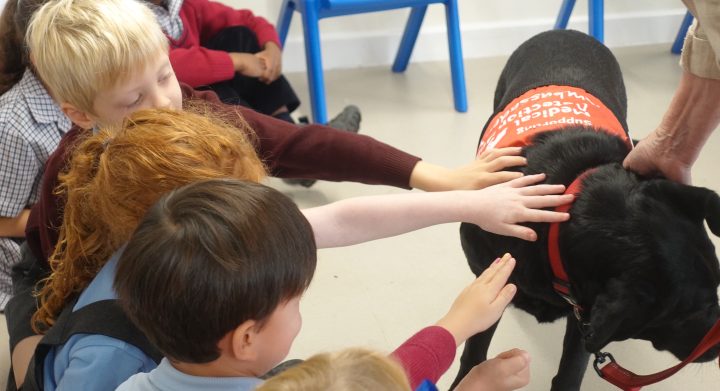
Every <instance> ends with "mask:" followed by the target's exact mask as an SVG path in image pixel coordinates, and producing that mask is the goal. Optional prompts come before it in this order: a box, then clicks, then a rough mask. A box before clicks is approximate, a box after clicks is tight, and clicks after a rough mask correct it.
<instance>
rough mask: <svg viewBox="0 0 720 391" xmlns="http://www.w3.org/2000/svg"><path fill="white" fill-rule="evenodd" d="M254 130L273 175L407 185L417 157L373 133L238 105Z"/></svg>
mask: <svg viewBox="0 0 720 391" xmlns="http://www.w3.org/2000/svg"><path fill="white" fill-rule="evenodd" d="M238 110H239V111H240V113H241V114H242V116H243V117H244V118H245V120H246V121H247V122H248V124H249V125H250V127H251V128H252V129H253V130H254V131H255V134H256V136H257V140H258V155H259V156H260V158H261V159H262V160H263V161H264V162H265V164H266V165H267V167H268V169H269V171H270V173H271V175H273V176H277V177H281V178H308V179H323V180H328V181H337V182H339V181H351V182H361V183H366V184H373V185H389V186H395V187H400V188H405V189H409V188H410V175H411V173H412V171H413V169H414V168H415V165H416V164H417V162H418V161H419V160H420V158H418V157H416V156H412V155H410V154H407V153H405V152H403V151H400V150H398V149H396V148H393V147H391V146H390V145H387V144H385V143H382V142H380V141H377V140H375V139H373V138H372V137H368V136H363V135H357V134H354V133H349V132H343V131H339V130H336V129H332V128H329V127H327V126H323V125H307V126H298V125H295V124H291V123H288V122H285V121H281V120H278V119H276V118H273V117H270V116H267V115H263V114H260V113H258V112H256V111H253V110H250V109H247V108H243V107H238Z"/></svg>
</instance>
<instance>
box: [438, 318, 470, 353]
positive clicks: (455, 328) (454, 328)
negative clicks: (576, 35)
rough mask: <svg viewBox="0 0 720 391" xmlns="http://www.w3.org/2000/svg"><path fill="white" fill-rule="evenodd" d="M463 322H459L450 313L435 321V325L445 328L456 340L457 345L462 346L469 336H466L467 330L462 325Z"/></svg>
mask: <svg viewBox="0 0 720 391" xmlns="http://www.w3.org/2000/svg"><path fill="white" fill-rule="evenodd" d="M461 323H462V322H458V321H457V320H456V319H454V318H453V317H452V316H450V314H447V315H445V316H443V317H442V318H441V319H440V320H438V321H437V323H435V326H437V327H441V328H443V329H445V330H446V331H447V332H448V333H450V335H452V337H453V339H454V340H455V346H456V347H457V346H460V345H461V344H462V343H463V342H465V340H467V339H468V337H469V336H466V335H465V334H467V333H466V332H463V331H462V330H463V327H461Z"/></svg>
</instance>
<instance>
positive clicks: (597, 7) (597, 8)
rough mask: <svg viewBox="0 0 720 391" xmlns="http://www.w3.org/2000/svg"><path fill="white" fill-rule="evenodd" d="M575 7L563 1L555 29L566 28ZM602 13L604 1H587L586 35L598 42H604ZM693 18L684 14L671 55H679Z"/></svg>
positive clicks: (572, 2) (571, 3)
mask: <svg viewBox="0 0 720 391" xmlns="http://www.w3.org/2000/svg"><path fill="white" fill-rule="evenodd" d="M574 7H575V0H563V3H562V5H561V6H560V12H559V13H558V17H557V20H556V21H555V28H556V29H565V28H567V25H568V21H569V20H570V14H572V11H573V8H574ZM604 13H605V1H604V0H588V14H589V15H588V24H589V28H588V34H589V35H591V36H593V37H595V39H597V40H598V41H600V42H604V39H605V28H604ZM692 21H693V16H692V14H691V13H690V12H689V11H688V12H687V14H685V18H684V19H683V22H682V25H681V26H680V29H679V30H678V34H677V37H675V43H673V46H672V49H671V51H672V52H673V53H676V54H677V53H680V51H681V50H682V45H683V40H684V39H685V34H686V33H687V30H688V28H689V27H690V24H692Z"/></svg>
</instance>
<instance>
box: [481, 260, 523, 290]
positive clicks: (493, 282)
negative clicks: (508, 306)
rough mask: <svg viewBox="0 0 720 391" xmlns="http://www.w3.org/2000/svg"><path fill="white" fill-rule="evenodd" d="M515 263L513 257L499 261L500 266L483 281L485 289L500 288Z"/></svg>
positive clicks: (505, 282)
mask: <svg viewBox="0 0 720 391" xmlns="http://www.w3.org/2000/svg"><path fill="white" fill-rule="evenodd" d="M515 263H516V261H515V258H509V259H507V260H503V261H501V262H500V267H499V268H498V269H497V270H496V271H495V273H493V274H492V275H491V276H490V277H489V278H488V279H487V281H485V284H486V285H487V289H490V290H491V291H492V292H498V291H500V289H502V287H503V286H505V284H507V281H508V279H509V278H510V275H511V274H512V272H513V270H514V269H515Z"/></svg>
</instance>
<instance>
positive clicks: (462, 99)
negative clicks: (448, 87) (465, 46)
mask: <svg viewBox="0 0 720 391" xmlns="http://www.w3.org/2000/svg"><path fill="white" fill-rule="evenodd" d="M445 19H446V23H447V36H448V48H449V49H450V74H451V76H452V86H453V99H454V101H455V110H457V111H459V112H461V113H464V112H466V111H467V108H468V103H467V91H466V90H465V69H464V66H463V55H462V40H461V38H460V18H459V17H458V4H457V0H449V1H448V2H447V3H445Z"/></svg>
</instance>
